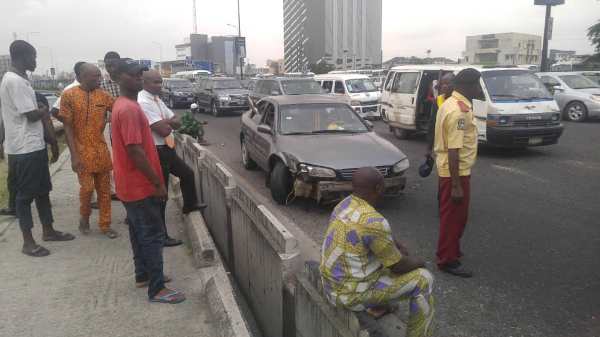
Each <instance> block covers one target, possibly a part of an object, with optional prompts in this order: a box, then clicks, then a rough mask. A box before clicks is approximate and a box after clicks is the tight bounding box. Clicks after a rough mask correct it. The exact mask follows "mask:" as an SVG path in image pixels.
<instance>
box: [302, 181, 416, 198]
mask: <svg viewBox="0 0 600 337" xmlns="http://www.w3.org/2000/svg"><path fill="white" fill-rule="evenodd" d="M405 187H406V177H404V176H394V177H389V178H385V192H384V194H385V196H386V197H396V196H398V195H400V194H401V192H402V191H403V190H404V188H405ZM350 193H352V182H351V181H339V180H323V181H305V180H304V179H302V178H297V179H296V181H295V182H294V194H295V195H296V196H297V197H304V198H311V199H315V200H316V201H317V202H318V203H320V202H321V201H335V200H341V199H343V198H344V197H346V196H347V195H348V194H350Z"/></svg>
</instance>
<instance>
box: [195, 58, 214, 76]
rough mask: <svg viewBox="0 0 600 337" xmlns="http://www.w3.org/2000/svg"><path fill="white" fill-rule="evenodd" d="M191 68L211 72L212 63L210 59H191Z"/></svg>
mask: <svg viewBox="0 0 600 337" xmlns="http://www.w3.org/2000/svg"><path fill="white" fill-rule="evenodd" d="M192 68H194V70H208V71H210V72H211V73H212V72H213V64H212V62H210V61H196V60H194V61H192Z"/></svg>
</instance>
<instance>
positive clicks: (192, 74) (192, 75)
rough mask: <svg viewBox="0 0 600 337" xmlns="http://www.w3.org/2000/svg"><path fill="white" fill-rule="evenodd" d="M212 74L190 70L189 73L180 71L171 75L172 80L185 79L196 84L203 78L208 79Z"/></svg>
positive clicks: (205, 71)
mask: <svg viewBox="0 0 600 337" xmlns="http://www.w3.org/2000/svg"><path fill="white" fill-rule="evenodd" d="M210 75H212V73H211V72H210V71H208V70H190V71H180V72H177V73H175V74H173V75H171V77H172V78H185V79H187V80H190V81H192V82H196V81H198V80H200V79H203V78H208V77H209V76H210Z"/></svg>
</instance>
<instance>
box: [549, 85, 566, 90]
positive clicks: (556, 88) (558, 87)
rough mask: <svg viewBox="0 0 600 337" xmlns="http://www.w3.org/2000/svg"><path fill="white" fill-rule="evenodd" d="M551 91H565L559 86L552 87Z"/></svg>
mask: <svg viewBox="0 0 600 337" xmlns="http://www.w3.org/2000/svg"><path fill="white" fill-rule="evenodd" d="M552 90H553V91H555V92H563V91H565V88H563V87H562V85H560V84H559V85H555V86H552Z"/></svg>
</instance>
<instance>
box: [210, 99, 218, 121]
mask: <svg viewBox="0 0 600 337" xmlns="http://www.w3.org/2000/svg"><path fill="white" fill-rule="evenodd" d="M210 113H211V114H212V115H213V116H215V117H219V108H217V102H215V101H212V103H211V104H210Z"/></svg>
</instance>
